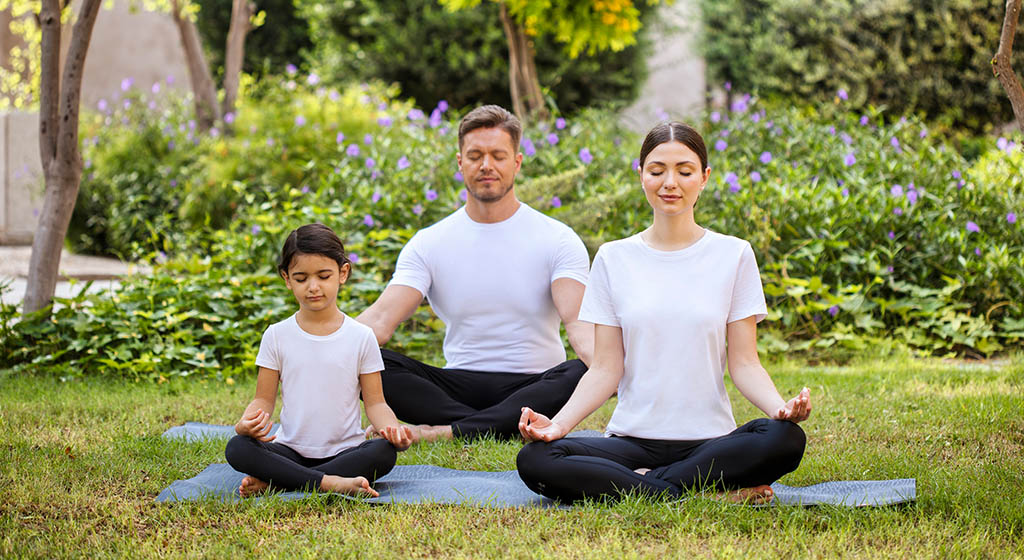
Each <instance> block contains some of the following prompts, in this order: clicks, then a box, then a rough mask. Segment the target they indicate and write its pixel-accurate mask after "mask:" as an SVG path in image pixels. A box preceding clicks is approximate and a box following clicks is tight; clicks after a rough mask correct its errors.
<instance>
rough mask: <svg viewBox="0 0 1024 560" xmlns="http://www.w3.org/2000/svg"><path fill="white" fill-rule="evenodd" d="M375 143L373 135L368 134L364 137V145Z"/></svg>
mask: <svg viewBox="0 0 1024 560" xmlns="http://www.w3.org/2000/svg"><path fill="white" fill-rule="evenodd" d="M372 143H373V135H371V134H367V135H365V136H363V144H366V145H370V144H372Z"/></svg>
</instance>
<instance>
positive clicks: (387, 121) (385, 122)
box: [377, 115, 393, 127]
mask: <svg viewBox="0 0 1024 560" xmlns="http://www.w3.org/2000/svg"><path fill="white" fill-rule="evenodd" d="M392 122H393V121H392V120H391V117H389V116H387V115H385V116H383V117H377V124H378V125H380V126H385V127H386V126H391V123H392Z"/></svg>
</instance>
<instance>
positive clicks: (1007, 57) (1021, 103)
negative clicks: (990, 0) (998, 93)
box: [992, 0, 1024, 132]
mask: <svg viewBox="0 0 1024 560" xmlns="http://www.w3.org/2000/svg"><path fill="white" fill-rule="evenodd" d="M1020 6H1021V0H1006V14H1005V15H1004V17H1003V30H1002V33H1001V34H1000V36H999V50H997V51H996V55H995V57H993V58H992V72H993V73H994V74H995V75H996V78H998V79H999V83H1000V84H1001V85H1002V86H1003V89H1004V90H1006V96H1007V97H1009V98H1010V105H1011V106H1012V107H1013V115H1014V116H1015V117H1016V119H1017V128H1019V129H1020V130H1021V132H1024V87H1021V84H1020V80H1019V79H1017V75H1016V74H1015V73H1014V72H1013V66H1011V64H1010V63H1011V61H1012V60H1013V37H1014V35H1015V34H1016V33H1017V20H1018V19H1019V18H1020Z"/></svg>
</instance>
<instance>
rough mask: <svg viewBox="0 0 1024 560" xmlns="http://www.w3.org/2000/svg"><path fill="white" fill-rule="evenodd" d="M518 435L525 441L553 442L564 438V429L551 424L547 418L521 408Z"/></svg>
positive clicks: (527, 408)
mask: <svg viewBox="0 0 1024 560" xmlns="http://www.w3.org/2000/svg"><path fill="white" fill-rule="evenodd" d="M519 433H520V434H522V436H523V439H525V440H526V441H555V440H556V439H561V438H563V437H565V434H566V430H565V428H563V427H561V426H559V425H558V424H556V423H554V422H552V421H551V420H550V419H548V417H547V416H544V415H543V414H540V413H537V412H534V411H533V410H531V409H530V407H528V406H524V407H523V414H522V415H520V416H519Z"/></svg>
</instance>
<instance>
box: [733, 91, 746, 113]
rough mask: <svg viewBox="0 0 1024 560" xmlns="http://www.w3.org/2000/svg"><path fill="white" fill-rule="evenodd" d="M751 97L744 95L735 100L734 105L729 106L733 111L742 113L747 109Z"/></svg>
mask: <svg viewBox="0 0 1024 560" xmlns="http://www.w3.org/2000/svg"><path fill="white" fill-rule="evenodd" d="M749 99H750V96H749V95H748V96H743V97H741V98H739V99H737V100H736V101H733V102H732V105H730V106H729V109H730V110H731V111H732V112H733V113H742V112H744V111H746V110H747V101H749Z"/></svg>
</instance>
